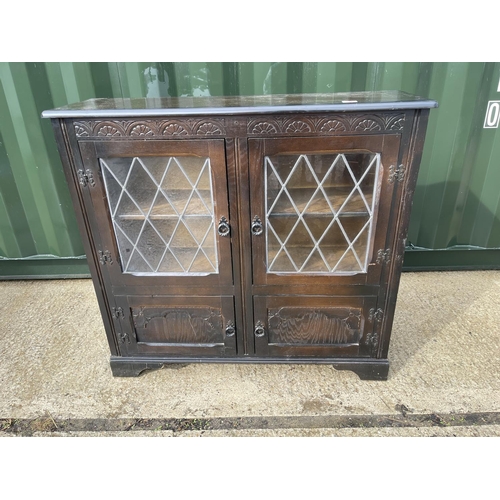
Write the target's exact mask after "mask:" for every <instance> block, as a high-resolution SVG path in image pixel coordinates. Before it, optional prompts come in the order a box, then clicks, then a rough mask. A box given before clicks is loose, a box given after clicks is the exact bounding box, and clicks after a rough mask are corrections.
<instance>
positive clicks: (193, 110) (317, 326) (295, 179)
mask: <svg viewBox="0 0 500 500" xmlns="http://www.w3.org/2000/svg"><path fill="white" fill-rule="evenodd" d="M436 105H437V104H436V103H435V102H434V101H430V100H426V99H423V98H419V97H416V96H411V95H408V94H404V93H402V92H366V93H363V92H361V93H354V94H312V95H290V96H257V97H237V98H236V97H228V98H178V99H174V98H169V99H160V100H158V99H155V100H148V99H132V100H131V99H128V100H126V99H95V100H90V101H85V102H83V103H78V104H74V105H70V106H67V107H65V108H59V109H56V110H51V111H46V112H44V114H43V116H44V117H48V118H51V120H52V123H53V127H54V132H55V135H56V139H57V143H58V147H59V151H60V154H61V158H62V162H63V165H64V171H65V174H66V177H67V180H68V185H69V187H70V191H71V194H72V198H73V202H74V206H75V210H76V213H77V219H78V222H79V225H80V230H81V234H82V237H83V240H84V245H85V249H86V253H87V257H88V262H89V267H90V270H91V273H92V278H93V281H94V285H95V289H96V293H97V297H98V301H99V305H100V308H101V313H102V316H103V321H104V325H105V328H106V332H107V336H108V341H109V345H110V350H111V368H112V371H113V374H114V375H116V376H131V375H138V374H139V373H140V372H142V371H144V370H146V369H154V368H160V367H162V366H163V365H164V364H166V363H176V362H177V363H186V362H202V361H207V362H252V363H261V362H266V363H270V362H290V363H291V362H299V363H330V364H332V365H333V366H335V367H336V368H338V369H350V370H354V371H355V372H356V373H358V375H359V376H360V377H362V378H372V379H385V378H387V375H388V368H389V362H388V349H389V340H390V334H391V327H392V319H393V315H394V309H395V303H396V296H397V289H398V284H399V276H400V272H401V265H402V258H403V253H404V241H405V236H406V231H407V225H408V220H409V213H410V207H411V199H412V194H413V190H414V188H415V182H416V177H417V171H418V166H419V162H420V157H421V152H422V147H423V141H424V135H425V128H426V123H427V117H428V113H429V109H430V108H432V107H435V106H436Z"/></svg>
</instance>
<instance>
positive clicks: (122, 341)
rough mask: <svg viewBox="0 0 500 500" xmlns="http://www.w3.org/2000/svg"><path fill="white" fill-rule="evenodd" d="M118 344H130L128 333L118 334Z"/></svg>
mask: <svg viewBox="0 0 500 500" xmlns="http://www.w3.org/2000/svg"><path fill="white" fill-rule="evenodd" d="M117 335H118V342H120V344H130V337H129V336H128V333H118V334H117Z"/></svg>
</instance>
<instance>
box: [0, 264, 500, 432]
mask: <svg viewBox="0 0 500 500" xmlns="http://www.w3.org/2000/svg"><path fill="white" fill-rule="evenodd" d="M0 333H1V339H2V340H1V342H0V435H1V436H14V435H35V436H37V435H51V436H56V435H59V436H61V435H63V436H82V435H85V436H89V435H93V436H103V435H106V436H108V435H113V436H121V435H126V436H500V376H499V374H500V271H470V272H441V273H404V274H403V276H402V281H401V287H400V293H399V298H398V305H397V309H396V317H395V322H394V327H393V336H392V341H391V349H390V353H389V359H390V361H391V369H390V372H389V380H388V381H386V382H375V381H361V380H360V379H359V378H358V377H357V375H355V374H354V373H352V372H348V371H336V370H335V369H334V368H332V367H330V366H325V365H321V366H314V365H307V366H306V365H231V364H227V365H218V364H193V365H188V366H185V367H182V368H178V369H164V370H159V371H153V372H146V373H145V374H144V375H142V376H141V377H138V378H113V377H112V375H111V371H110V368H109V350H108V346H107V342H106V338H105V334H104V329H103V326H102V322H101V318H100V313H99V310H98V306H97V301H96V298H95V294H94V290H93V286H92V282H91V281H90V280H67V281H4V282H0Z"/></svg>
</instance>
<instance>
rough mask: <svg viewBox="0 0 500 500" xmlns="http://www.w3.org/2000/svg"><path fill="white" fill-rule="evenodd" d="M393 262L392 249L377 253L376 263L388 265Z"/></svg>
mask: <svg viewBox="0 0 500 500" xmlns="http://www.w3.org/2000/svg"><path fill="white" fill-rule="evenodd" d="M390 261H391V249H390V248H386V249H385V250H383V249H381V250H379V251H378V252H377V260H376V261H375V262H376V263H377V264H382V263H384V262H385V263H386V264H389V262H390Z"/></svg>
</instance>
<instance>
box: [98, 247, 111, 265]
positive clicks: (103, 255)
mask: <svg viewBox="0 0 500 500" xmlns="http://www.w3.org/2000/svg"><path fill="white" fill-rule="evenodd" d="M98 254H99V262H100V263H101V265H103V266H104V264H109V265H111V264H113V259H112V258H111V253H110V251H109V250H104V252H103V251H102V250H99V252H98Z"/></svg>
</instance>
